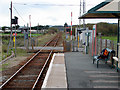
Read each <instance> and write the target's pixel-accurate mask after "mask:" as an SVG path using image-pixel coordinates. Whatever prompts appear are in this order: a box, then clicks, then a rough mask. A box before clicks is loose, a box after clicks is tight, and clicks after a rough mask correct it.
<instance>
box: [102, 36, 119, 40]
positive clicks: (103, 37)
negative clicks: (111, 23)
mask: <svg viewBox="0 0 120 90" xmlns="http://www.w3.org/2000/svg"><path fill="white" fill-rule="evenodd" d="M102 39H109V40H112V41H117V36H102Z"/></svg>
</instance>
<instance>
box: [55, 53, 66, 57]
mask: <svg viewBox="0 0 120 90" xmlns="http://www.w3.org/2000/svg"><path fill="white" fill-rule="evenodd" d="M56 56H64V54H63V53H57V54H56Z"/></svg>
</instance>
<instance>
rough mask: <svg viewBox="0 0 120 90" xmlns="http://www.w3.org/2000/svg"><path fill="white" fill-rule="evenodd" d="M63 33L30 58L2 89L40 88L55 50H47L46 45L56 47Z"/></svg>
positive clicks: (0, 87)
mask: <svg viewBox="0 0 120 90" xmlns="http://www.w3.org/2000/svg"><path fill="white" fill-rule="evenodd" d="M60 36H61V34H58V35H56V36H55V37H54V39H52V40H50V41H49V42H48V43H47V44H45V45H44V47H43V48H42V49H41V50H39V51H38V52H37V53H36V54H35V55H34V56H33V57H32V58H31V59H29V60H28V62H26V63H25V64H24V65H23V66H22V67H21V68H19V70H17V72H15V73H14V74H13V75H12V76H11V77H10V78H9V79H8V80H7V81H6V82H4V83H3V84H2V85H1V86H0V89H2V90H4V89H32V90H34V89H40V88H41V86H42V83H43V80H44V77H45V75H46V72H47V69H48V66H49V63H50V60H51V57H52V55H53V50H47V51H45V50H44V48H45V47H46V46H53V47H55V46H56V45H57V43H58V41H59V38H60Z"/></svg>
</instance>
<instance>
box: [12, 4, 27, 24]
mask: <svg viewBox="0 0 120 90" xmlns="http://www.w3.org/2000/svg"><path fill="white" fill-rule="evenodd" d="M13 8H14V10H15V11H16V13H17V14H18V15H19V16H20V18H21V19H22V20H23V21H24V22H25V23H27V22H26V21H25V20H24V19H23V17H22V16H21V15H20V13H19V12H18V11H17V9H16V8H15V7H14V6H13Z"/></svg>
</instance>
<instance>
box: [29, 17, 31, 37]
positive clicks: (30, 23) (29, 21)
mask: <svg viewBox="0 0 120 90" xmlns="http://www.w3.org/2000/svg"><path fill="white" fill-rule="evenodd" d="M29 23H30V38H31V15H29Z"/></svg>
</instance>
